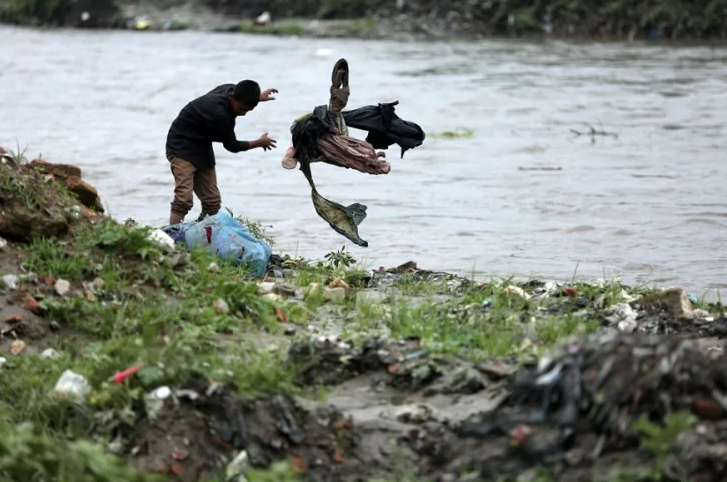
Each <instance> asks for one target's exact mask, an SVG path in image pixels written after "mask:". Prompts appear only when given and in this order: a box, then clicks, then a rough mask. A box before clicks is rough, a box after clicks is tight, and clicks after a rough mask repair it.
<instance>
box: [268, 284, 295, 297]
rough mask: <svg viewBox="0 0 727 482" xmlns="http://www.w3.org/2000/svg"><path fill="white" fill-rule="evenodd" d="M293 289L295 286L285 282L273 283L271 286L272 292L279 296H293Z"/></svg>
mask: <svg viewBox="0 0 727 482" xmlns="http://www.w3.org/2000/svg"><path fill="white" fill-rule="evenodd" d="M295 291H296V288H295V286H292V285H289V284H287V283H275V286H274V287H273V292H274V293H277V294H279V295H281V296H286V297H288V298H290V297H293V296H295Z"/></svg>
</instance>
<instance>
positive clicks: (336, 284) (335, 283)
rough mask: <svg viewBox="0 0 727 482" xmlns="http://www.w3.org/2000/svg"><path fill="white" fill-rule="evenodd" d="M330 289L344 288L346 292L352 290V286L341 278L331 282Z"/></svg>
mask: <svg viewBox="0 0 727 482" xmlns="http://www.w3.org/2000/svg"><path fill="white" fill-rule="evenodd" d="M328 287H329V288H343V289H346V290H348V289H351V286H350V285H349V284H348V283H346V282H345V281H344V280H343V279H341V278H336V279H334V280H333V281H331V284H329V285H328Z"/></svg>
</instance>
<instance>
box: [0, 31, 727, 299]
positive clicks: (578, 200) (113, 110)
mask: <svg viewBox="0 0 727 482" xmlns="http://www.w3.org/2000/svg"><path fill="white" fill-rule="evenodd" d="M220 42H223V43H225V42H226V43H228V44H229V45H230V46H231V48H229V49H227V50H225V49H222V50H220V49H219V48H217V47H218V46H219V45H220ZM230 42H231V43H230ZM243 46H244V49H242V50H241V49H240V48H242V47H243ZM237 47H240V48H237ZM150 48H153V49H154V51H155V56H154V58H153V59H150V57H149V55H148V52H149V51H150V50H149V49H150ZM319 49H329V50H332V51H333V52H332V53H331V54H330V57H322V56H317V55H316V51H318V50H319ZM241 51H244V54H243V57H242V58H241V57H240V52H241ZM338 56H344V57H346V58H348V59H349V62H351V69H352V77H351V89H352V90H351V98H350V100H349V108H355V107H358V106H362V105H368V104H376V103H378V102H390V101H392V100H399V101H400V104H399V106H397V113H398V114H399V115H400V116H401V117H402V118H404V119H411V120H414V121H416V122H418V123H420V124H421V125H422V127H423V128H424V129H425V131H426V132H427V133H434V132H442V131H445V130H452V129H455V128H458V127H468V128H470V129H473V130H474V132H475V135H474V136H473V137H472V138H469V139H456V140H452V141H443V140H440V139H435V138H434V137H433V136H430V137H429V138H428V139H427V140H426V141H425V144H424V146H422V147H421V148H418V149H416V150H414V151H410V152H407V154H406V158H405V159H404V161H403V162H398V161H399V159H398V153H391V154H390V156H389V157H392V160H393V158H394V157H396V160H397V163H396V164H395V165H394V170H392V173H391V174H390V175H388V176H384V177H383V178H382V177H378V176H369V175H364V174H356V173H353V172H350V171H346V170H341V169H336V168H331V169H326V170H323V169H319V170H317V171H316V173H315V176H316V179H317V180H318V179H319V178H320V183H321V186H322V191H325V192H323V194H324V195H325V196H326V197H330V198H332V199H334V200H339V201H340V199H339V198H348V199H351V202H353V201H359V202H364V203H365V204H367V205H368V206H369V216H368V218H367V219H366V221H365V225H364V227H363V228H362V235H363V236H364V238H366V239H367V240H369V242H370V243H371V244H370V245H371V248H369V249H364V248H359V247H356V246H352V247H350V249H351V251H352V253H353V254H354V255H355V256H357V257H359V258H362V259H363V258H364V257H366V258H368V259H371V260H372V264H374V265H380V264H385V265H393V264H398V263H400V262H401V261H402V260H404V259H410V258H412V257H416V256H419V257H421V259H418V260H417V261H420V264H421V265H422V266H425V267H429V268H433V269H438V268H448V269H452V270H462V271H464V272H467V271H468V270H470V269H471V268H472V266H473V265H477V266H479V267H484V268H483V270H484V271H486V272H488V273H514V274H520V275H524V276H527V275H528V274H529V273H539V274H542V275H544V276H553V277H561V278H562V279H570V278H571V277H572V275H573V269H574V268H575V266H576V264H577V263H578V262H579V261H580V264H579V265H578V266H579V267H578V276H579V277H583V278H598V277H601V276H602V275H603V273H604V271H605V272H607V273H613V274H621V275H623V276H624V279H625V280H627V281H628V280H629V279H631V280H633V279H636V278H638V277H643V276H644V273H642V272H640V270H641V269H644V268H646V266H647V265H648V266H649V267H651V268H653V271H654V273H651V274H648V277H650V278H649V279H650V280H651V281H658V280H663V281H665V282H668V283H670V284H671V283H674V282H677V283H685V284H686V285H687V286H691V287H692V288H693V291H697V292H698V291H700V290H701V289H706V287H708V286H709V287H717V288H720V289H722V288H727V283H724V274H725V273H724V270H723V269H721V268H720V266H715V261H714V259H715V256H714V251H715V249H714V247H715V246H719V245H720V244H719V243H720V241H719V240H721V239H723V238H724V229H723V228H724V227H725V224H724V223H722V222H721V221H724V218H725V217H727V215H726V214H725V213H722V212H721V211H722V210H725V211H726V212H727V204H725V203H724V202H723V198H722V196H723V195H722V194H721V193H723V191H724V189H723V186H722V185H723V183H724V181H723V180H724V179H725V178H726V177H727V163H724V161H723V157H724V156H723V151H724V147H725V146H724V144H725V143H724V142H721V141H720V140H719V139H721V138H722V137H723V134H724V129H725V124H727V111H726V110H725V109H724V108H723V106H724V102H725V100H726V98H727V91H725V89H724V84H725V81H726V80H727V77H724V74H723V72H724V69H725V67H726V66H727V54H725V53H724V52H723V51H722V50H719V49H710V48H682V49H672V48H663V47H658V48H650V47H644V46H638V45H633V46H629V47H628V48H624V47H623V46H622V45H590V46H589V45H585V44H583V45H569V44H565V43H562V42H561V43H558V42H556V43H547V44H538V43H527V42H509V41H492V42H490V41H488V42H481V43H466V42H465V43H451V44H444V43H431V44H429V43H422V44H397V43H393V42H359V41H349V40H340V39H337V40H330V39H319V40H300V39H298V40H296V39H284V38H270V37H256V36H232V35H224V36H223V35H219V34H209V33H202V32H184V33H180V34H178V35H177V34H176V33H169V34H166V35H159V36H157V35H154V36H150V35H146V34H144V33H139V32H86V31H75V32H70V31H62V30H57V31H47V32H39V31H34V30H28V29H16V28H7V27H2V28H0V66H2V68H0V75H2V82H0V105H1V106H2V112H3V116H5V118H9V119H12V120H13V121H12V122H11V123H7V122H6V123H0V144H3V145H5V147H10V148H15V147H16V146H15V140H16V139H17V143H18V144H19V145H20V147H21V149H22V148H23V147H24V146H26V145H27V150H28V152H32V153H34V154H35V153H37V152H42V153H43V157H45V158H48V159H51V160H56V161H67V162H74V163H77V164H79V165H80V166H81V168H82V169H83V171H84V175H85V176H87V177H88V178H89V181H90V182H92V183H94V184H95V185H96V186H97V188H99V190H100V191H101V195H102V198H103V200H104V202H105V203H106V204H108V206H109V209H110V211H111V212H112V213H114V215H115V216H117V217H119V218H121V219H125V218H127V217H132V218H134V219H136V220H138V221H140V222H158V223H162V222H164V219H165V218H166V217H167V216H168V209H169V201H170V199H169V198H170V196H171V194H172V191H173V181H172V178H171V174H170V173H169V167H168V162H167V161H166V159H165V158H164V152H163V146H164V141H165V137H166V133H167V129H168V128H169V123H170V122H171V121H172V120H173V119H174V117H175V116H176V115H177V113H178V112H179V110H180V109H181V108H182V107H183V106H184V104H185V103H186V102H188V101H189V100H191V99H192V98H193V97H194V96H197V95H201V94H203V93H205V92H207V91H209V90H210V89H211V88H212V87H214V86H216V85H219V84H221V83H224V82H235V81H238V80H241V79H240V78H238V77H237V76H238V75H240V74H239V72H238V73H235V71H234V68H231V67H230V66H234V65H237V64H239V62H240V61H242V62H243V63H244V64H245V74H244V75H243V77H248V78H255V79H258V81H259V82H260V83H261V84H264V87H276V88H278V89H279V90H280V94H279V95H278V96H277V97H278V100H276V101H275V102H273V103H268V104H266V105H261V106H260V107H258V108H256V109H255V111H254V112H252V113H250V114H249V115H248V116H245V117H244V118H240V119H239V120H238V122H237V135H238V138H240V139H251V138H255V137H257V136H259V135H260V134H262V133H263V132H265V131H268V132H270V134H271V136H273V137H274V138H276V139H277V140H278V143H279V145H280V146H281V148H282V147H283V146H286V147H287V144H288V143H289V142H290V137H289V136H290V131H289V128H290V123H291V121H292V120H293V119H294V118H295V117H296V116H298V115H300V114H301V113H303V112H307V111H309V110H310V109H311V108H312V107H313V106H315V105H317V104H319V103H321V102H325V100H326V99H327V97H328V85H327V82H328V81H329V79H330V68H331V62H332V60H333V59H334V58H336V57H338ZM271 57H273V58H276V59H277V61H278V62H279V63H283V64H284V65H285V66H286V72H285V75H279V73H278V72H277V71H275V70H274V69H271V67H270V65H271V64H270V58H271ZM49 69H50V70H49ZM51 73H52V78H53V81H54V85H55V89H56V94H57V95H56V97H57V98H58V99H59V100H58V102H60V105H59V106H56V107H57V108H56V109H50V110H49V109H46V108H45V99H44V97H43V96H42V95H41V94H40V93H42V92H43V91H44V89H46V88H47V81H48V78H49V77H48V76H49V74H51ZM108 92H116V93H117V94H118V95H114V96H112V99H113V100H112V102H111V104H110V103H109V98H108V97H107V96H106V94H107V93H108ZM659 99H660V100H659ZM40 111H42V112H43V115H42V116H39V115H38V112H40ZM706 119H709V120H708V121H706ZM584 122H587V123H589V124H591V125H593V126H598V127H599V128H600V127H601V124H603V129H604V130H606V131H608V132H616V133H617V134H619V137H618V139H611V138H608V139H606V138H600V137H597V138H596V139H595V142H593V143H592V142H591V139H590V138H589V137H588V136H581V138H579V139H574V138H573V136H572V134H571V132H570V129H571V128H575V129H578V130H581V129H583V123H584ZM706 122H708V124H706ZM354 135H356V136H357V137H363V136H364V134H363V133H361V132H354ZM397 151H398V149H397ZM216 153H217V159H218V166H219V167H218V179H219V182H220V189H221V191H222V195H223V200H224V202H225V204H226V206H227V207H229V208H230V209H232V211H233V212H235V213H241V214H244V215H245V216H247V217H249V218H252V219H265V220H266V223H269V224H273V225H274V226H275V228H274V230H273V231H274V232H275V235H276V236H277V238H278V243H277V246H276V247H278V248H279V249H286V250H288V251H290V252H298V253H299V254H305V255H306V256H308V257H311V258H320V257H322V256H323V255H324V254H325V253H327V252H328V251H332V250H335V249H340V246H341V244H346V243H347V242H346V241H345V239H344V238H342V237H340V236H339V235H337V234H336V233H334V232H332V230H330V228H329V227H328V226H327V224H326V223H325V222H324V221H322V220H321V219H320V218H318V217H317V216H316V214H315V211H314V210H313V207H312V205H311V201H310V189H309V188H308V186H307V184H306V183H305V181H304V179H303V178H302V176H300V175H297V174H296V175H292V174H291V175H287V173H286V172H283V170H282V168H281V167H280V156H281V154H282V152H281V149H280V148H279V149H277V150H275V151H273V152H262V151H259V150H254V151H248V152H246V153H242V154H239V155H233V154H231V153H228V152H226V151H224V149H221V148H216ZM534 160H537V162H538V163H537V164H535V163H534V162H533V161H534ZM686 161H688V163H687V162H686ZM687 164H689V167H686V166H687ZM518 167H525V168H529V167H535V168H538V167H541V168H542V167H562V168H563V170H562V171H558V172H545V171H544V172H527V171H518ZM164 186H166V187H164ZM667 191H669V192H668V193H667ZM361 199H365V201H361ZM195 203H196V207H195V211H196V212H198V210H199V205H198V203H197V201H195ZM191 216H196V213H190V217H191ZM655 230H658V236H659V240H658V242H654V238H655V236H654V235H655ZM579 233H580V234H579ZM451 236H454V237H455V238H456V239H460V240H461V241H462V243H459V244H463V243H465V242H466V246H464V247H463V246H460V245H459V244H458V243H455V242H452V239H451ZM465 238H467V239H465ZM348 246H349V245H348V244H347V249H348ZM563 246H567V247H569V249H568V250H563V249H559V248H561V247H563ZM595 246H597V247H595ZM516 253H517V255H516V256H513V254H516ZM699 253H708V255H705V256H702V257H700V256H698V254H699ZM644 258H648V259H647V260H645V259H644ZM685 259H688V261H689V262H683V261H682V260H685Z"/></svg>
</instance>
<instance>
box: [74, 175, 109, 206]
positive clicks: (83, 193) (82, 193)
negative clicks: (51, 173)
mask: <svg viewBox="0 0 727 482" xmlns="http://www.w3.org/2000/svg"><path fill="white" fill-rule="evenodd" d="M65 186H66V189H68V190H69V191H71V192H72V193H73V194H75V195H76V196H77V197H78V200H79V201H81V204H83V205H84V206H86V207H88V208H91V209H94V210H96V211H98V212H101V213H102V212H104V209H103V205H102V204H101V200H100V199H99V197H98V191H96V188H95V187H93V186H92V185H90V184H89V183H87V182H86V181H84V180H83V179H81V178H80V177H77V176H70V177H68V178H67V179H66V181H65Z"/></svg>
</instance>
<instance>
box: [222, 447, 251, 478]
mask: <svg viewBox="0 0 727 482" xmlns="http://www.w3.org/2000/svg"><path fill="white" fill-rule="evenodd" d="M248 466H249V462H248V456H247V452H246V451H245V450H243V451H242V452H240V453H239V454H237V456H236V457H235V458H234V459H233V460H232V462H230V463H229V464H228V465H227V470H226V471H225V472H226V476H227V480H231V481H234V482H242V481H244V480H246V479H245V476H244V473H245V470H247V468H248Z"/></svg>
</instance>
